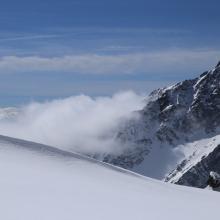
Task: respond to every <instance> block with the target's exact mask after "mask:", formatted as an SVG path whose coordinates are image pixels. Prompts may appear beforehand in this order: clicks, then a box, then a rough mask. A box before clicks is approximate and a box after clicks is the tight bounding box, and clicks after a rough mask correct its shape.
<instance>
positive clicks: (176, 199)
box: [0, 136, 220, 220]
mask: <svg viewBox="0 0 220 220" xmlns="http://www.w3.org/2000/svg"><path fill="white" fill-rule="evenodd" d="M0 161H1V165H0V175H1V178H0V195H1V200H0V219H4V220H50V219H51V220H56V219H59V220H61V219H62V220H68V219H71V220H72V219H77V220H81V219H82V220H86V219H94V220H99V219H100V220H101V219H102V220H103V219H105V220H112V219H120V220H121V219H126V220H129V219H132V220H133V219H137V220H142V219H150V220H160V219H161V220H162V219H163V220H165V219H169V220H172V219H178V220H181V219H184V220H185V219H194V220H195V219H199V220H203V219H211V218H214V219H218V215H219V202H220V196H219V194H218V193H215V192H212V191H206V190H200V189H195V188H189V187H184V186H178V185H172V184H169V183H163V182H160V181H157V180H152V179H150V178H145V177H142V176H140V175H137V174H134V173H132V172H129V171H125V170H123V169H120V168H116V167H114V166H111V165H107V164H104V163H101V162H97V161H95V160H92V159H88V158H86V157H83V156H80V155H77V154H74V153H68V152H65V151H62V150H58V149H56V148H53V147H49V146H45V145H40V144H36V143H33V142H27V141H23V140H18V139H13V138H9V137H5V136H0Z"/></svg>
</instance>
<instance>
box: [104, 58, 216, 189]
mask: <svg viewBox="0 0 220 220" xmlns="http://www.w3.org/2000/svg"><path fill="white" fill-rule="evenodd" d="M136 114H138V116H139V117H138V120H137V119H136V120H131V121H129V122H128V123H127V125H126V126H125V127H124V128H123V130H121V131H120V132H119V133H118V136H117V138H118V139H119V140H120V141H121V143H123V144H127V145H129V144H130V146H131V148H130V149H129V150H127V151H126V152H124V154H123V155H121V156H119V157H116V158H115V157H111V156H108V157H106V158H105V160H104V161H106V162H110V163H113V164H115V165H119V166H122V167H124V168H127V169H131V170H134V171H136V172H139V173H141V174H144V175H146V176H151V177H156V178H159V179H163V178H165V179H166V176H167V175H168V174H169V173H170V172H171V171H172V170H175V169H176V167H177V166H178V164H180V163H181V161H185V162H186V159H187V158H188V163H190V159H189V158H190V155H193V154H195V152H196V151H197V150H198V149H199V148H200V146H199V145H197V144H195V143H196V142H198V141H199V140H201V139H206V138H211V137H214V136H216V135H217V134H219V133H220V132H219V126H220V62H219V63H218V64H217V66H216V67H215V68H214V69H213V70H210V71H206V72H204V73H202V74H201V75H200V76H199V77H197V78H195V79H192V80H185V81H183V82H180V83H177V84H175V85H173V86H170V87H166V88H162V89H157V90H155V91H153V92H152V93H151V94H150V95H149V98H148V99H147V103H146V106H145V107H144V109H142V110H141V111H138V112H136ZM215 144H216V147H217V146H218V144H220V143H218V142H216V143H215ZM186 145H187V146H186ZM184 146H186V147H184ZM205 157H206V156H204V157H203V159H205ZM154 170H155V172H154ZM206 171H207V172H206V173H205V175H204V176H205V177H204V178H202V179H201V181H202V183H199V184H194V186H200V187H201V186H204V181H205V179H206V177H207V175H208V172H209V167H207V168H206ZM186 176H187V175H186V174H185V175H184V177H182V178H186ZM198 176H199V174H198ZM170 181H171V180H170ZM174 182H176V183H180V184H185V185H190V183H187V184H186V182H187V181H186V182H184V181H183V180H181V182H178V181H177V180H176V181H174Z"/></svg>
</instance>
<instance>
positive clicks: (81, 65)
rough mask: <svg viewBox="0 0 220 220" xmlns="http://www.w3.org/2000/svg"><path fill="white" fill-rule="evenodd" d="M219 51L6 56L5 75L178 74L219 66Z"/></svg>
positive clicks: (1, 66)
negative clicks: (196, 67) (214, 64)
mask: <svg viewBox="0 0 220 220" xmlns="http://www.w3.org/2000/svg"><path fill="white" fill-rule="evenodd" d="M219 57H220V51H216V50H168V51H158V52H145V53H129V54H121V55H120V54H119V55H100V54H82V55H70V56H61V57H41V56H23V57H19V56H3V57H1V58H0V72H1V73H8V72H10V73H19V72H41V71H47V72H61V73H63V72H70V73H73V74H74V73H77V74H103V75H104V74H137V73H149V72H162V71H166V72H167V71H169V70H172V71H174V70H178V69H179V68H180V67H182V68H184V67H186V66H188V67H191V66H195V65H198V66H200V67H201V65H202V68H207V67H209V65H210V63H211V64H212V63H213V62H217V60H218V59H219Z"/></svg>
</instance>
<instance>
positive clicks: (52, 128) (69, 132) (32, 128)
mask: <svg viewBox="0 0 220 220" xmlns="http://www.w3.org/2000/svg"><path fill="white" fill-rule="evenodd" d="M143 105H144V102H143V97H141V96H138V95H136V94H135V93H133V92H129V91H128V92H123V93H118V94H115V95H113V96H112V97H97V98H91V97H89V96H84V95H81V96H73V97H69V98H66V99H60V100H54V101H51V102H45V103H32V104H29V105H27V106H24V107H23V108H22V109H20V113H19V114H18V115H17V116H16V117H15V118H13V119H8V118H7V117H6V118H5V119H2V120H0V134H2V135H7V136H12V137H17V138H21V139H26V140H31V141H35V142H39V143H44V144H48V145H52V146H57V147H59V148H62V149H65V150H69V151H77V152H81V153H87V154H90V153H107V152H114V153H117V152H120V150H121V148H120V146H119V145H118V143H117V142H116V140H115V135H116V134H117V131H118V128H119V127H120V126H121V124H122V122H123V120H124V119H128V118H131V117H133V116H134V115H133V114H132V112H133V111H134V110H138V109H141V108H142V107H143ZM13 111H14V110H13Z"/></svg>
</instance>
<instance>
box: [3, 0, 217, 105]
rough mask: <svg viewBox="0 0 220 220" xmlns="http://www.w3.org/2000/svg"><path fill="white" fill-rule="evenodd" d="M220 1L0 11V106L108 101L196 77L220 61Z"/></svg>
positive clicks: (70, 2) (37, 5)
mask: <svg viewBox="0 0 220 220" xmlns="http://www.w3.org/2000/svg"><path fill="white" fill-rule="evenodd" d="M219 7H220V2H219V1H217V0H210V1H203V0H200V1H199V0H185V1H180V0H167V1H162V0H161V1H160V0H154V1H148V0H135V1H134V0H133V1H132V0H127V1H125V0H117V1H116V0H76V1H74V0H62V1H60V0H44V1H42V0H38V1H32V0H24V1H22V0H20V1H15V0H13V1H9V0H8V1H7V2H6V1H2V2H1V7H0V94H1V95H0V97H1V99H0V100H1V101H0V105H1V106H3V105H4V106H6V105H17V104H23V103H25V102H28V101H30V100H45V99H48V98H56V97H65V96H70V95H75V94H82V93H84V94H87V95H91V96H97V95H98V96H99V95H100V96H101V95H111V94H113V93H115V92H117V91H120V90H127V89H133V90H135V91H137V92H139V93H146V94H147V93H148V92H150V91H151V90H152V89H154V88H157V87H160V86H164V85H169V84H172V83H174V82H177V81H180V80H183V79H186V78H191V77H195V76H197V75H198V74H200V73H201V72H203V71H205V70H206V69H209V68H212V67H213V66H214V65H215V64H216V63H217V61H218V60H219V59H220V42H219V34H220V33H219V32H220V29H219V23H220V13H219Z"/></svg>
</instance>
